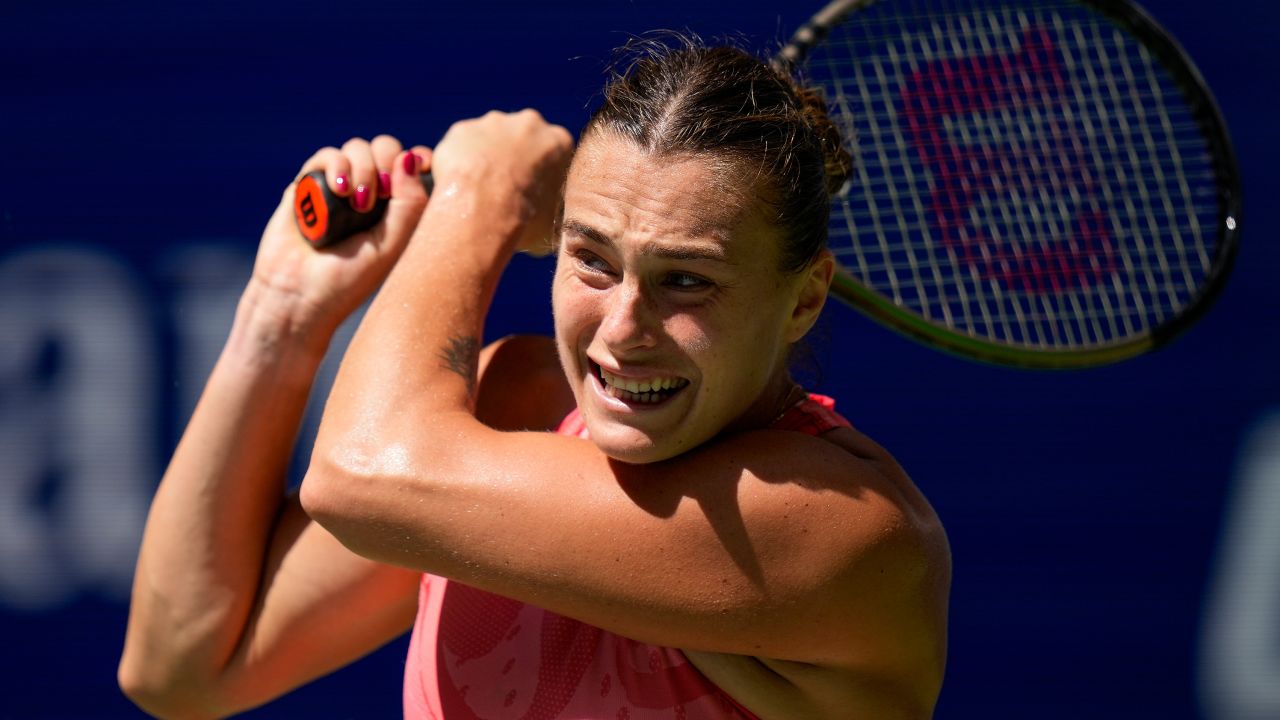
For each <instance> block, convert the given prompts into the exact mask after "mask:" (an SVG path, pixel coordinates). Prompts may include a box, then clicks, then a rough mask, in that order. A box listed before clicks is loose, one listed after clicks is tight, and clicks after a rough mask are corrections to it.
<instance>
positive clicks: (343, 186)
mask: <svg viewBox="0 0 1280 720" xmlns="http://www.w3.org/2000/svg"><path fill="white" fill-rule="evenodd" d="M333 184H334V185H337V186H338V194H339V195H345V194H346V192H347V190H349V189H350V188H351V186H350V185H349V184H348V183H347V176H346V175H339V176H338V177H337V179H335V180H334V181H333Z"/></svg>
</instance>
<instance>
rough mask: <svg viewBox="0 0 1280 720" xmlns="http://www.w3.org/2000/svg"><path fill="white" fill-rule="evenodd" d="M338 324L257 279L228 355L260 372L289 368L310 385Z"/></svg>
mask: <svg viewBox="0 0 1280 720" xmlns="http://www.w3.org/2000/svg"><path fill="white" fill-rule="evenodd" d="M337 325H338V323H336V322H331V321H326V320H325V319H324V318H323V317H322V315H321V314H320V313H318V312H316V311H315V308H313V307H310V306H309V305H308V304H307V302H306V301H305V300H304V299H303V298H302V297H300V296H299V295H297V294H296V293H291V292H288V291H286V290H282V289H280V288H276V287H272V286H271V285H270V284H269V283H266V282H263V281H262V280H260V279H259V278H257V277H256V276H255V277H254V278H253V279H251V280H250V281H249V285H248V287H246V288H245V291H244V294H243V295H241V297H240V304H239V305H238V306H237V308H236V316H235V321H234V323H233V324H232V327H231V335H230V337H229V338H228V340H227V346H226V350H225V352H226V353H228V354H231V355H233V356H234V357H235V358H237V359H238V360H240V361H241V362H242V363H243V364H245V365H247V366H249V367H250V368H254V369H258V370H270V369H277V368H278V369H285V370H289V371H290V372H289V373H288V375H289V376H303V375H305V378H306V382H307V383H308V384H309V383H310V381H311V378H312V376H314V374H315V372H316V370H317V369H318V368H319V366H320V363H321V361H323V360H324V355H325V352H326V351H328V349H329V343H330V341H331V340H332V339H333V335H334V332H335V331H336V329H337Z"/></svg>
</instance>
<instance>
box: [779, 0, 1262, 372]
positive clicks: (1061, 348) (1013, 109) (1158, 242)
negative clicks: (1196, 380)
mask: <svg viewBox="0 0 1280 720" xmlns="http://www.w3.org/2000/svg"><path fill="white" fill-rule="evenodd" d="M777 62H778V63H779V64H780V65H781V66H783V67H784V68H786V69H789V70H798V71H799V74H800V75H801V77H802V79H803V81H804V82H805V83H806V84H809V85H814V86H817V87H820V88H821V89H822V90H823V92H824V93H825V95H826V98H827V101H828V104H829V107H830V111H831V117H832V120H833V121H834V122H835V123H836V125H837V127H838V128H839V129H840V132H841V135H842V137H843V140H844V142H845V145H846V148H847V149H848V150H849V152H850V154H851V155H852V157H853V158H854V165H855V168H854V175H853V177H852V179H851V181H850V183H848V184H847V185H846V188H845V189H844V190H842V191H841V193H839V194H838V196H837V197H834V198H833V201H832V207H831V224H830V231H829V232H830V234H829V243H828V244H829V246H830V247H831V249H832V251H833V252H834V253H835V255H836V258H837V260H838V261H839V263H840V265H841V269H840V271H839V272H837V276H836V278H835V280H834V281H833V284H832V292H833V294H834V295H835V296H836V297H838V298H840V299H841V300H844V301H846V302H848V303H849V304H851V305H853V306H854V307H856V308H857V309H859V310H861V311H862V312H864V313H865V314H867V315H869V316H870V317H872V318H873V319H875V320H877V321H879V322H881V323H883V324H885V325H888V326H890V327H892V328H894V329H896V330H898V331H900V332H902V333H904V334H906V335H908V336H909V337H912V338H915V339H917V340H920V341H922V342H924V343H926V344H928V345H931V346H933V347H936V348H940V349H943V350H946V351H949V352H952V353H955V354H957V355H961V356H964V357H968V358H972V359H977V360H981V361H986V362H990V363H995V364H1000V365H1010V366H1017V367H1028V368H1045V369H1067V368H1080V367H1090V366H1095V365H1102V364H1107V363H1111V362H1116V361H1119V360H1122V359H1125V358H1129V357H1133V356H1135V355H1138V354H1141V353H1144V352H1147V351H1149V350H1152V349H1154V348H1157V347H1159V346H1161V345H1163V344H1165V343H1167V342H1168V341H1169V340H1171V339H1172V338H1173V337H1175V336H1176V335H1178V334H1179V333H1180V332H1182V331H1183V330H1185V329H1186V328H1187V327H1189V326H1190V325H1191V324H1193V323H1194V322H1195V321H1196V320H1197V319H1198V318H1199V317H1200V315H1201V314H1203V312H1204V311H1205V310H1206V309H1207V308H1208V307H1209V306H1210V305H1211V304H1212V302H1213V300H1214V299H1215V298H1216V297H1217V295H1218V294H1219V292H1220V291H1221V288H1222V287H1223V285H1224V283H1225V281H1226V278H1227V276H1228V275H1229V273H1230V269H1231V266H1232V263H1233V260H1234V257H1235V253H1236V249H1237V247H1238V243H1239V233H1240V228H1241V191H1240V179H1239V171H1238V169H1237V166H1236V160H1235V155H1234V152H1233V150H1232V147H1231V143H1230V139H1229V136H1228V134H1227V131H1226V126H1225V123H1224V122H1223V120H1222V116H1221V112H1220V111H1219V109H1218V106H1217V103H1216V102H1215V101H1214V99H1213V97H1212V95H1211V94H1210V92H1209V90H1208V87H1207V85H1206V84H1205V82H1204V80H1203V78H1202V77H1201V75H1200V73H1199V71H1198V70H1197V69H1196V68H1195V66H1194V65H1193V64H1192V63H1191V61H1190V60H1189V59H1188V58H1187V56H1186V54H1185V52H1183V50H1182V49H1181V47H1179V46H1178V44H1177V43H1176V41H1174V40H1173V38H1172V37H1171V36H1170V35H1169V34H1168V32H1166V31H1165V30H1164V29H1163V28H1161V27H1160V26H1159V25H1158V24H1157V23H1156V22H1155V21H1154V20H1153V19H1152V18H1151V17H1150V16H1149V15H1148V14H1147V13H1146V12H1145V11H1143V10H1142V9H1141V8H1139V7H1138V6H1136V5H1134V4H1133V3H1130V2H1125V1H1122V0H1091V1H1085V2H1074V1H1071V2H1068V1H1064V0H880V1H879V2H877V1H876V0H840V1H838V2H834V3H832V4H830V5H828V6H827V7H825V8H824V9H823V10H822V11H820V12H819V13H818V14H817V15H815V16H814V18H813V19H812V20H811V21H810V22H809V23H808V24H806V25H805V26H804V27H802V28H801V29H800V30H798V31H797V32H796V33H795V35H794V37H793V38H792V40H791V42H790V43H789V44H787V45H786V46H784V47H783V49H782V50H781V51H780V52H779V53H778V55H777Z"/></svg>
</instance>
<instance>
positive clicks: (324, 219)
mask: <svg viewBox="0 0 1280 720" xmlns="http://www.w3.org/2000/svg"><path fill="white" fill-rule="evenodd" d="M418 177H419V179H421V180H422V187H423V189H424V190H426V191H427V194H428V195H430V194H431V190H432V188H433V187H434V186H435V181H434V179H433V178H432V177H431V173H426V174H423V175H419V176H418ZM387 200H388V198H378V199H377V201H376V202H375V203H374V204H373V209H371V210H370V211H369V212H364V213H362V212H356V210H355V208H353V207H351V203H350V202H349V201H348V200H347V198H344V197H342V196H341V195H335V194H334V193H333V191H331V190H330V189H329V184H328V183H327V182H325V179H324V171H323V170H316V171H315V172H310V173H307V174H306V175H304V176H302V179H301V180H299V181H298V186H297V187H296V188H294V191H293V219H294V222H296V223H297V225H298V232H301V233H302V237H304V238H306V241H307V242H308V243H311V247H313V248H316V249H320V248H323V247H327V246H329V245H332V244H334V243H337V242H341V241H343V240H346V239H347V238H349V237H351V236H352V235H355V234H356V233H358V232H360V231H362V230H368V229H369V228H371V227H373V226H374V225H377V224H378V221H379V220H381V219H382V216H383V214H384V213H386V212H387Z"/></svg>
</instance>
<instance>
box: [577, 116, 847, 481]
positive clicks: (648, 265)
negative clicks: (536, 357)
mask: <svg viewBox="0 0 1280 720" xmlns="http://www.w3.org/2000/svg"><path fill="white" fill-rule="evenodd" d="M564 203H565V205H564V222H563V226H562V230H561V237H560V254H559V260H558V264H557V267H556V277H555V283H554V286H553V291H552V303H553V307H554V310H555V325H556V343H557V347H558V349H559V353H560V360H561V362H562V363H563V365H564V368H565V372H566V374H567V376H568V379H569V383H570V385H571V386H572V388H573V392H574V395H575V396H576V398H577V401H578V408H579V410H580V411H581V413H582V416H583V420H584V421H585V423H586V426H587V429H588V430H589V432H590V433H591V438H592V440H593V441H594V442H595V444H596V445H597V446H599V447H600V449H601V450H602V451H604V452H605V453H606V454H607V455H609V456H610V457H613V458H616V459H619V460H623V461H626V462H632V463H643V462H655V461H658V460H664V459H667V458H670V457H674V456H676V455H679V454H680V453H683V452H685V451H687V450H689V449H691V448H694V447H696V446H698V445H700V444H702V443H704V442H706V441H707V440H709V439H711V438H712V437H714V436H715V435H716V434H718V433H720V432H721V431H723V430H725V429H739V428H741V429H745V428H751V427H763V426H767V425H768V424H770V423H771V422H772V421H773V420H774V419H775V417H776V415H777V413H778V412H779V411H780V410H781V409H782V404H783V403H784V402H785V399H786V398H785V396H786V395H787V394H789V392H790V390H791V384H790V380H789V378H788V376H787V372H786V355H787V348H788V346H789V345H790V343H792V342H794V341H796V340H798V339H799V338H800V336H802V335H803V334H804V332H805V331H807V330H808V328H809V325H811V324H812V320H813V318H812V317H809V314H808V313H805V312H800V309H799V307H798V305H803V303H804V301H805V300H804V298H805V296H806V295H807V294H811V293H806V292H803V289H804V287H805V282H804V278H805V277H806V276H807V275H809V274H811V273H800V274H799V275H795V276H791V275H784V274H782V273H781V272H780V271H779V270H778V264H779V252H780V251H779V246H778V243H779V240H780V233H779V231H778V230H777V229H776V228H775V227H774V226H773V225H772V224H771V223H770V222H769V221H768V219H767V218H766V216H765V215H764V212H763V210H764V206H763V204H762V203H761V202H760V201H759V200H757V199H756V196H755V193H754V191H753V188H752V186H751V183H750V182H749V181H744V180H743V179H742V176H741V174H737V175H735V174H734V173H733V172H731V171H726V170H725V169H724V168H723V167H719V168H718V167H717V166H716V165H715V164H713V163H712V162H710V161H709V160H708V159H706V158H703V157H698V156H677V157H657V156H650V155H647V154H646V153H645V152H644V151H643V150H642V149H640V148H638V147H637V146H635V145H634V144H632V143H631V142H630V141H627V140H624V139H621V138H618V137H616V136H614V135H612V134H610V133H607V132H594V133H589V134H588V136H587V137H586V138H585V139H584V140H583V143H582V145H581V146H580V147H579V148H578V151H577V155H576V156H575V158H574V161H573V166H572V168H571V169H570V171H569V177H568V181H567V184H566V186H565V199H564ZM822 292H823V295H824V296H825V285H823V288H822ZM818 305H819V307H820V306H821V302H820V301H819V303H818ZM812 314H813V315H816V310H815V311H814V312H813V313H812ZM801 316H803V317H801Z"/></svg>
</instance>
